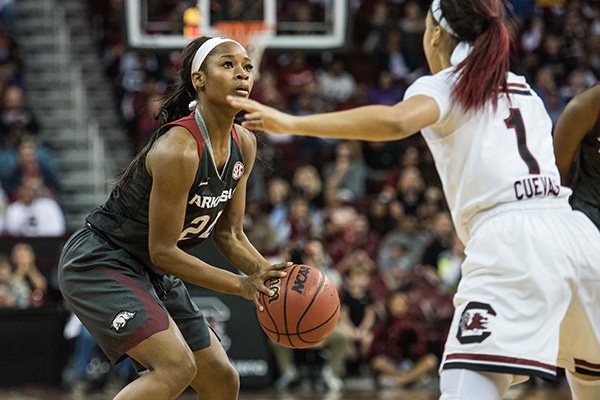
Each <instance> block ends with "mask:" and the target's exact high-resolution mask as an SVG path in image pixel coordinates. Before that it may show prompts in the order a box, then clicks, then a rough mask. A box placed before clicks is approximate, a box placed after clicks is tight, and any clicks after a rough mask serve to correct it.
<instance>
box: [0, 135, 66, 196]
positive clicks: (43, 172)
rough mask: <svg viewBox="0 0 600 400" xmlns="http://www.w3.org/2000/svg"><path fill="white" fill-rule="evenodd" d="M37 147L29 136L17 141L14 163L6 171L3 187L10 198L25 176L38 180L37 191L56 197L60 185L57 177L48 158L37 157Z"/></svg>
mask: <svg viewBox="0 0 600 400" xmlns="http://www.w3.org/2000/svg"><path fill="white" fill-rule="evenodd" d="M38 154H39V153H38V149H37V146H36V144H35V142H34V141H33V139H32V138H30V137H25V138H23V140H22V141H21V142H20V143H19V145H18V147H17V152H16V165H14V167H13V168H12V170H11V171H7V175H6V177H5V179H4V184H3V185H4V188H5V189H6V191H7V192H8V195H9V197H10V198H11V199H14V198H15V195H16V190H17V189H18V188H19V187H20V186H21V185H22V184H23V182H24V180H25V179H27V178H35V179H37V180H39V183H40V185H39V187H38V188H37V189H38V193H39V194H43V195H45V196H48V197H58V196H59V193H60V185H59V182H58V178H57V176H56V173H55V171H54V169H53V168H52V166H51V165H50V164H49V162H48V159H47V160H46V162H42V161H41V160H40V159H39V158H38Z"/></svg>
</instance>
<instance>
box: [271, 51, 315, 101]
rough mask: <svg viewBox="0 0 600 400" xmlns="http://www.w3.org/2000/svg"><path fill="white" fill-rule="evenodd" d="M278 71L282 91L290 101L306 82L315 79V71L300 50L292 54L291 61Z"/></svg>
mask: <svg viewBox="0 0 600 400" xmlns="http://www.w3.org/2000/svg"><path fill="white" fill-rule="evenodd" d="M280 71H281V72H280V75H279V78H280V81H281V83H282V88H283V91H284V93H285V95H286V96H288V98H289V99H290V100H291V101H293V100H295V99H296V97H297V96H298V95H299V94H300V92H301V91H302V88H303V87H304V86H305V85H306V84H308V83H310V82H312V81H314V80H315V71H314V69H313V68H312V67H310V66H309V65H308V63H307V62H306V55H304V54H303V53H301V52H295V53H294V54H292V59H291V62H290V63H289V64H288V65H286V66H283V67H282V68H281V69H280Z"/></svg>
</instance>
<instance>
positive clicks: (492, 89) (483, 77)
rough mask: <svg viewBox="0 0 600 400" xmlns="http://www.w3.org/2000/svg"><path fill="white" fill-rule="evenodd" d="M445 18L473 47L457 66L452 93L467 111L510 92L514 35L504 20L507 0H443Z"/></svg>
mask: <svg viewBox="0 0 600 400" xmlns="http://www.w3.org/2000/svg"><path fill="white" fill-rule="evenodd" d="M440 7H441V9H442V14H443V16H444V18H446V20H447V21H448V23H449V24H450V27H452V29H453V30H454V32H455V33H456V36H457V37H456V40H457V41H459V42H460V41H467V42H469V43H470V44H471V45H472V46H473V50H472V52H471V54H469V56H468V57H467V58H466V59H465V60H463V61H462V62H461V63H459V64H458V65H457V66H456V70H457V73H458V76H459V78H458V81H457V83H456V85H455V86H454V89H453V92H452V96H453V97H454V98H455V99H456V100H458V102H460V104H462V106H463V107H464V108H465V109H467V110H477V109H480V108H481V107H483V106H484V105H485V104H486V103H487V102H488V101H491V102H492V104H493V107H494V108H496V106H497V104H498V95H499V94H500V93H501V92H504V93H507V88H506V73H507V72H508V68H509V51H510V35H509V33H508V29H507V27H506V24H505V21H504V15H505V5H504V2H503V0H441V2H440Z"/></svg>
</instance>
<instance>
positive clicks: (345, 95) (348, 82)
mask: <svg viewBox="0 0 600 400" xmlns="http://www.w3.org/2000/svg"><path fill="white" fill-rule="evenodd" d="M317 83H318V84H319V92H320V94H321V97H323V98H324V99H325V100H326V101H332V102H335V103H337V104H341V103H344V102H346V101H348V100H349V99H350V98H351V97H352V96H353V95H354V91H355V90H356V80H355V79H354V77H353V76H352V74H350V73H349V72H348V71H347V70H346V65H345V63H344V61H343V60H341V59H339V58H336V59H334V60H333V61H332V62H331V63H330V64H329V65H328V66H327V69H326V70H319V71H318V72H317Z"/></svg>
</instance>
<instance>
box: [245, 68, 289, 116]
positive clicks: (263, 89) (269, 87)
mask: <svg viewBox="0 0 600 400" xmlns="http://www.w3.org/2000/svg"><path fill="white" fill-rule="evenodd" d="M278 83H279V82H278V81H277V76H276V75H275V73H274V72H273V71H271V70H266V71H264V72H263V73H261V75H260V80H258V81H257V82H256V83H255V85H254V88H253V89H252V93H251V95H250V97H251V98H252V99H255V100H257V101H260V102H261V103H264V104H268V105H270V106H272V107H287V105H288V104H287V99H286V98H285V96H283V94H282V93H281V91H280V90H279V87H278Z"/></svg>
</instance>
